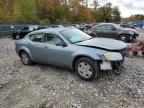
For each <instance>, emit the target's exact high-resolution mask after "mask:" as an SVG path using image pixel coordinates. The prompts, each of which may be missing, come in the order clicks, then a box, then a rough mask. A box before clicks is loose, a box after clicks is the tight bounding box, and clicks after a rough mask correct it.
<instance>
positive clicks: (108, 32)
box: [101, 25, 117, 38]
mask: <svg viewBox="0 0 144 108" xmlns="http://www.w3.org/2000/svg"><path fill="white" fill-rule="evenodd" d="M101 37H105V38H116V37H117V30H116V29H115V28H114V27H113V26H112V25H102V26H101Z"/></svg>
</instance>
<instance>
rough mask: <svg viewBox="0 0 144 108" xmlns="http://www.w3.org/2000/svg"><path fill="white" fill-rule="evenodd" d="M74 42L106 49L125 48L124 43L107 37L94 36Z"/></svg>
mask: <svg viewBox="0 0 144 108" xmlns="http://www.w3.org/2000/svg"><path fill="white" fill-rule="evenodd" d="M76 44H77V45H82V46H89V47H96V48H102V49H107V50H121V49H124V48H126V43H124V42H122V41H118V40H114V39H107V38H94V39H91V40H87V41H83V42H80V43H76Z"/></svg>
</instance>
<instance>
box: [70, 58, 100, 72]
mask: <svg viewBox="0 0 144 108" xmlns="http://www.w3.org/2000/svg"><path fill="white" fill-rule="evenodd" d="M82 57H86V58H89V59H91V60H93V61H100V60H95V59H94V58H93V57H90V56H88V55H78V56H76V57H74V59H73V61H72V69H73V70H74V71H75V62H76V61H77V60H78V59H80V58H82Z"/></svg>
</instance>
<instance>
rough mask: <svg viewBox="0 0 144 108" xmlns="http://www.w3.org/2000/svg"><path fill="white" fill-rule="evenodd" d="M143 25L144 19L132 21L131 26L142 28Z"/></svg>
mask: <svg viewBox="0 0 144 108" xmlns="http://www.w3.org/2000/svg"><path fill="white" fill-rule="evenodd" d="M143 26H144V21H139V22H133V23H131V27H133V28H142V27H143Z"/></svg>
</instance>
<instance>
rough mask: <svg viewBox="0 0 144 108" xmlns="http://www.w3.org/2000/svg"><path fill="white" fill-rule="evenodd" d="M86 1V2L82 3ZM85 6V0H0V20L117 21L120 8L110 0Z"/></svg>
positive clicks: (0, 21) (11, 21)
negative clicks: (104, 3)
mask: <svg viewBox="0 0 144 108" xmlns="http://www.w3.org/2000/svg"><path fill="white" fill-rule="evenodd" d="M83 1H86V3H82V2H83ZM93 7H94V8H88V0H0V23H31V24H32V23H33V24H46V25H47V24H50V23H51V24H63V23H91V22H119V21H120V19H121V18H120V11H119V9H118V7H112V6H111V3H107V4H106V5H104V6H99V4H98V0H94V5H93Z"/></svg>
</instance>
